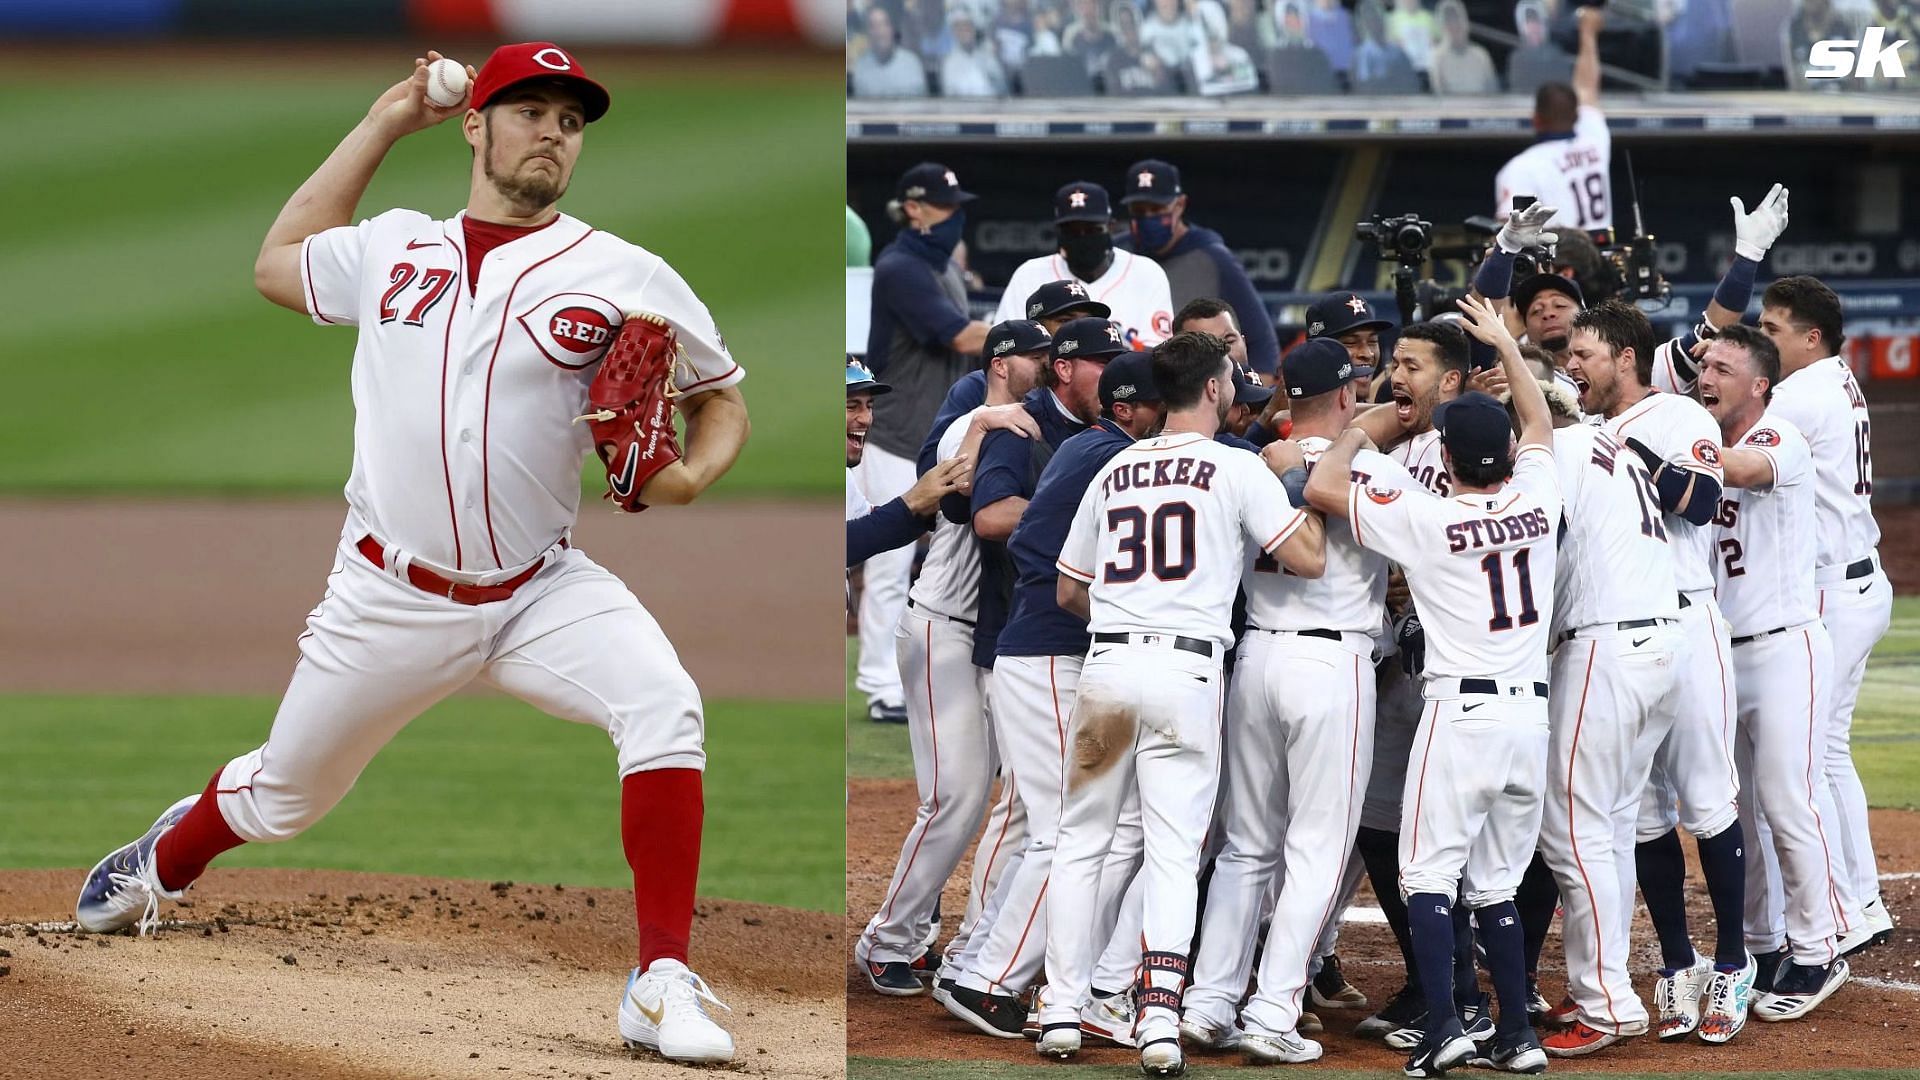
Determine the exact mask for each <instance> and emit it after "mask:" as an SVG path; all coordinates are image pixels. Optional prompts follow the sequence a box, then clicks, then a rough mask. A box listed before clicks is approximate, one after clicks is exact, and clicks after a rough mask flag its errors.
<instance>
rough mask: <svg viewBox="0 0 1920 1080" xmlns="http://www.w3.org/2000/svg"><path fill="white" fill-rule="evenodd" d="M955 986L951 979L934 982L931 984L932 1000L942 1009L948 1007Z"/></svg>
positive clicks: (950, 1003) (951, 1001)
mask: <svg viewBox="0 0 1920 1080" xmlns="http://www.w3.org/2000/svg"><path fill="white" fill-rule="evenodd" d="M956 985H958V984H956V983H955V982H954V981H953V980H952V979H939V980H936V981H935V982H934V984H933V994H932V997H933V1000H935V1001H937V1002H939V1003H940V1005H941V1007H942V1008H947V1007H950V1006H951V1005H952V1003H953V988H954V987H955V986H956Z"/></svg>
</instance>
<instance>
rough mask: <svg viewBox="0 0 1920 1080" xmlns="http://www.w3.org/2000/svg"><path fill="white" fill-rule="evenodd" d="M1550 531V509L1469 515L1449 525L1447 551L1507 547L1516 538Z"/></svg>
mask: <svg viewBox="0 0 1920 1080" xmlns="http://www.w3.org/2000/svg"><path fill="white" fill-rule="evenodd" d="M1551 531H1552V528H1551V527H1550V526H1549V525H1548V524H1547V512H1546V511H1545V510H1540V509H1537V508H1536V509H1533V510H1529V511H1527V512H1526V513H1524V514H1513V515H1510V516H1508V517H1503V518H1487V519H1485V520H1480V519H1476V518H1469V519H1468V520H1466V521H1460V522H1455V523H1454V524H1452V525H1449V526H1447V550H1448V551H1465V550H1467V549H1468V548H1486V547H1504V546H1506V545H1509V544H1512V543H1513V542H1514V541H1516V540H1538V539H1540V538H1541V537H1543V536H1545V535H1547V534H1548V533H1549V532H1551Z"/></svg>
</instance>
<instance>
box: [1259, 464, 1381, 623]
mask: <svg viewBox="0 0 1920 1080" xmlns="http://www.w3.org/2000/svg"><path fill="white" fill-rule="evenodd" d="M1329 445H1331V444H1330V443H1329V442H1328V441H1327V440H1326V439H1322V438H1318V437H1310V438H1305V439H1301V440H1300V449H1301V450H1302V451H1304V452H1305V454H1306V458H1307V468H1308V470H1309V471H1311V470H1312V469H1313V466H1314V463H1315V462H1317V461H1319V460H1320V456H1321V455H1322V454H1325V453H1326V452H1327V447H1328V446H1329ZM1352 471H1353V482H1354V483H1356V484H1369V483H1371V484H1379V483H1381V480H1380V477H1382V476H1383V475H1384V476H1390V477H1391V476H1404V475H1406V474H1405V472H1404V471H1403V470H1402V469H1400V468H1399V467H1398V466H1397V465H1395V464H1394V463H1393V461H1392V460H1391V459H1390V458H1387V457H1386V456H1385V455H1383V454H1380V453H1378V452H1377V451H1373V450H1362V451H1360V453H1358V454H1356V455H1354V459H1353V470H1352ZM1247 556H1248V557H1247V560H1246V566H1245V567H1244V572H1243V574H1242V576H1241V578H1240V587H1241V588H1243V589H1245V590H1246V593H1247V625H1249V626H1256V627H1259V628H1260V629H1262V630H1352V631H1354V632H1356V633H1361V634H1374V633H1378V632H1379V630H1380V621H1381V618H1382V616H1383V612H1384V610H1385V608H1384V604H1385V602H1386V596H1387V560H1386V559H1384V558H1382V557H1381V556H1380V555H1378V554H1376V553H1374V552H1371V551H1368V550H1366V549H1365V548H1362V547H1361V546H1360V545H1358V544H1356V543H1354V542H1353V529H1352V528H1351V527H1350V526H1348V524H1347V523H1346V522H1345V521H1342V520H1340V519H1338V518H1328V519H1327V568H1326V571H1325V572H1324V573H1323V574H1321V575H1320V576H1319V577H1317V578H1303V577H1299V576H1296V575H1294V574H1292V573H1289V572H1288V571H1287V568H1286V567H1284V566H1282V565H1281V564H1280V560H1279V559H1276V558H1274V557H1273V556H1272V555H1269V554H1267V553H1266V552H1264V551H1258V550H1251V549H1250V550H1249V551H1248V553H1247Z"/></svg>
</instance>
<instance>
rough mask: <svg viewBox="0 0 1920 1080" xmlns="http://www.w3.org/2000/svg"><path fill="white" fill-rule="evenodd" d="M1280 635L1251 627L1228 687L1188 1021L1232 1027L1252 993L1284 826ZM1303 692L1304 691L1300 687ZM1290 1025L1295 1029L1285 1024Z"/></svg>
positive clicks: (1201, 1025) (1205, 1026) (1208, 1026)
mask: <svg viewBox="0 0 1920 1080" xmlns="http://www.w3.org/2000/svg"><path fill="white" fill-rule="evenodd" d="M1284 669H1285V665H1284V663H1283V662H1282V652H1281V648H1280V644H1279V635H1277V634H1268V633H1262V632H1259V631H1248V633H1247V634H1246V636H1245V637H1244V638H1242V639H1241V644H1240V650H1239V653H1238V659H1237V660H1236V661H1235V663H1234V675H1233V679H1232V681H1231V682H1230V683H1229V684H1228V687H1227V719H1226V726H1225V732H1224V738H1225V745H1224V746H1223V747H1222V754H1221V756H1222V757H1223V758H1224V759H1225V760H1224V761H1223V762H1222V769H1221V772H1222V780H1221V788H1222V789H1223V790H1222V791H1221V792H1220V793H1219V798H1220V799H1221V800H1222V802H1221V805H1220V807H1219V811H1218V815H1217V816H1218V819H1219V829H1220V832H1221V833H1222V834H1223V838H1222V841H1221V849H1220V853H1219V855H1218V857H1216V858H1215V859H1214V861H1213V875H1212V877H1211V878H1209V879H1208V882H1207V895H1206V907H1205V909H1204V910H1203V911H1202V912H1201V913H1200V940H1199V942H1198V943H1197V945H1196V947H1195V950H1194V955H1193V971H1192V981H1191V983H1190V985H1189V986H1188V988H1187V993H1186V999H1185V1006H1184V1008H1183V1014H1184V1018H1185V1020H1186V1021H1187V1023H1188V1024H1189V1025H1190V1026H1192V1027H1193V1028H1196V1029H1205V1030H1206V1031H1209V1032H1225V1031H1227V1030H1228V1029H1229V1028H1231V1027H1232V1026H1233V1020H1234V1014H1235V1012H1236V1011H1237V1009H1238V1006H1239V1004H1240V1000H1241V998H1243V997H1244V996H1245V995H1246V992H1247V980H1248V978H1249V977H1250V976H1251V974H1252V971H1253V955H1254V948H1255V946H1256V945H1257V943H1258V936H1257V930H1258V928H1259V924H1260V920H1261V918H1262V917H1263V916H1265V915H1266V914H1267V913H1268V912H1269V911H1270V910H1271V909H1270V908H1267V907H1266V906H1264V905H1265V897H1266V895H1267V886H1268V882H1269V881H1270V880H1271V879H1272V878H1273V876H1274V875H1275V873H1276V872H1277V869H1278V863H1279V857H1280V844H1281V841H1282V839H1283V837H1284V835H1285V830H1286V826H1287V819H1286V805H1287V786H1288V783H1289V780H1290V777H1289V775H1288V771H1287V755H1286V736H1285V732H1284V731H1283V729H1282V725H1281V722H1280V717H1279V713H1278V710H1277V704H1276V698H1275V694H1274V691H1275V689H1276V688H1278V689H1281V690H1282V692H1283V693H1284V691H1285V689H1286V683H1285V681H1284V679H1285V671H1284ZM1296 692H1297V687H1296ZM1285 1030H1291V1029H1285Z"/></svg>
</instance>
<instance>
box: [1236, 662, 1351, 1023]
mask: <svg viewBox="0 0 1920 1080" xmlns="http://www.w3.org/2000/svg"><path fill="white" fill-rule="evenodd" d="M1278 647H1279V651H1280V653H1281V655H1282V662H1281V664H1280V666H1279V670H1280V673H1281V674H1280V678H1281V681H1282V684H1283V685H1287V686H1292V687H1306V686H1311V687H1314V688H1315V692H1314V693H1312V694H1310V695H1309V694H1301V693H1298V692H1295V693H1293V694H1291V695H1289V696H1287V697H1284V698H1279V699H1277V700H1276V701H1275V704H1276V705H1278V707H1279V714H1280V720H1281V724H1282V726H1283V727H1284V728H1285V729H1287V730H1288V732H1289V735H1290V737H1289V738H1288V740H1287V744H1286V746H1285V747H1284V753H1285V770H1286V774H1287V776H1288V778H1289V782H1288V784H1287V786H1286V788H1285V791H1286V798H1287V804H1286V812H1285V814H1284V816H1283V821H1284V822H1285V827H1286V832H1285V836H1284V841H1283V842H1284V845H1285V854H1284V856H1283V860H1282V862H1283V865H1284V867H1285V869H1284V875H1285V876H1284V878H1283V883H1282V885H1281V888H1280V897H1279V902H1278V903H1277V904H1276V905H1275V907H1274V910H1273V921H1272V923H1271V925H1270V926H1269V927H1268V930H1267V945H1266V951H1265V952H1264V953H1263V954H1262V955H1261V958H1260V974H1259V985H1260V989H1259V992H1258V993H1256V994H1255V995H1254V997H1253V999H1252V1000H1251V1001H1249V1002H1248V1003H1247V1006H1246V1008H1245V1009H1244V1010H1243V1011H1242V1013H1241V1025H1242V1027H1244V1028H1245V1029H1246V1031H1247V1032H1248V1033H1249V1034H1257V1033H1277V1034H1288V1033H1292V1032H1293V1031H1294V1028H1295V1027H1296V1025H1297V1024H1298V1023H1299V1019H1300V1012H1301V1009H1302V1007H1303V1006H1302V1004H1301V1002H1302V999H1303V998H1304V996H1305V994H1306V987H1307V970H1308V966H1309V964H1310V963H1311V961H1312V959H1313V957H1312V953H1313V947H1314V944H1315V942H1316V941H1317V940H1318V939H1319V937H1320V931H1321V928H1322V927H1323V926H1324V925H1325V924H1326V922H1327V920H1328V919H1329V918H1331V917H1332V915H1333V913H1334V910H1335V906H1336V904H1337V902H1338V900H1339V892H1340V885H1341V876H1342V871H1343V870H1344V868H1345V866H1346V863H1347V856H1348V855H1349V854H1350V853H1351V852H1352V850H1353V836H1354V832H1355V830H1357V829H1358V828H1359V816H1360V803H1361V801H1362V799H1363V798H1364V796H1365V793H1366V768H1367V765H1368V763H1369V762H1371V761H1372V758H1373V747H1372V746H1371V744H1370V738H1369V735H1370V732H1369V727H1370V725H1368V724H1366V723H1365V718H1367V717H1369V716H1372V715H1373V705H1374V702H1373V679H1372V672H1371V671H1370V670H1368V667H1369V665H1367V664H1366V662H1365V660H1364V658H1363V657H1362V656H1361V655H1358V654H1357V653H1356V652H1354V651H1351V650H1349V649H1347V648H1345V647H1343V646H1342V645H1341V644H1339V643H1335V642H1327V641H1321V640H1319V639H1316V638H1303V637H1298V636H1293V635H1280V636H1279V642H1278Z"/></svg>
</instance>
